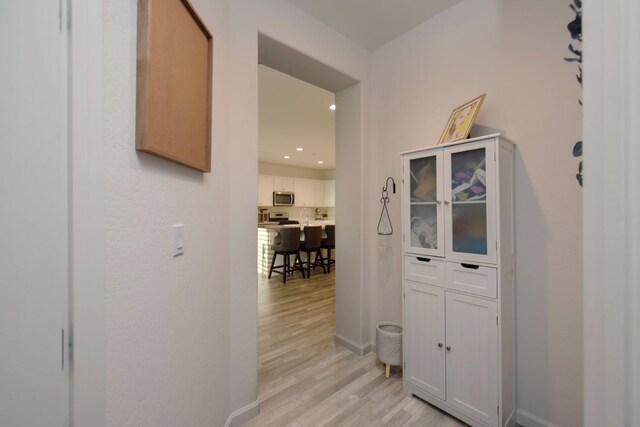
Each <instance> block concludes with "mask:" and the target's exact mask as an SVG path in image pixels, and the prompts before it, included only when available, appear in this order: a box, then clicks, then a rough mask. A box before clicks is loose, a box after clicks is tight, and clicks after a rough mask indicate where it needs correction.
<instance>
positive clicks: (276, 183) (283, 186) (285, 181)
mask: <svg viewBox="0 0 640 427" xmlns="http://www.w3.org/2000/svg"><path fill="white" fill-rule="evenodd" d="M273 191H294V185H293V178H291V177H287V176H274V177H273Z"/></svg>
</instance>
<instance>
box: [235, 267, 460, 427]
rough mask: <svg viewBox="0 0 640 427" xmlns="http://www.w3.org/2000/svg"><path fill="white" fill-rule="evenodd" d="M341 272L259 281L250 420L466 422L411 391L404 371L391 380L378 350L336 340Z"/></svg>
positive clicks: (295, 424) (295, 425)
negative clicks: (256, 406)
mask: <svg viewBox="0 0 640 427" xmlns="http://www.w3.org/2000/svg"><path fill="white" fill-rule="evenodd" d="M316 271H317V270H316ZM314 273H315V274H314ZM334 274H335V273H334V272H333V271H332V273H331V274H328V275H323V274H322V273H321V272H320V273H316V272H312V276H311V279H307V280H303V279H302V277H301V276H300V273H296V275H295V278H294V279H292V280H289V279H287V284H286V285H284V286H283V285H282V278H281V276H279V275H274V277H273V278H272V279H271V280H266V279H262V280H260V281H259V284H258V288H259V290H258V316H259V332H258V384H259V385H258V400H259V401H260V415H259V416H258V417H256V418H254V419H252V420H251V421H249V422H248V423H246V424H244V425H245V426H247V427H257V426H260V427H263V426H265V427H266V426H273V427H284V426H290V427H306V426H309V427H311V426H313V427H316V426H367V427H368V426H443V427H444V426H446V427H453V426H461V425H464V424H462V423H461V422H459V421H457V420H455V419H454V418H451V417H449V416H448V415H447V414H445V413H443V412H441V411H439V410H438V409H436V408H434V407H432V406H430V405H428V404H426V403H424V402H423V401H421V400H419V399H417V398H414V397H409V396H406V395H404V394H403V393H402V377H401V373H400V372H397V371H392V372H393V373H392V376H391V378H389V379H388V380H386V379H385V377H384V369H383V366H382V364H380V363H379V362H378V361H377V360H376V356H375V354H374V353H369V354H367V355H365V356H358V355H356V354H354V353H352V352H351V351H349V350H347V349H345V348H343V347H341V346H339V345H336V344H335V343H334V340H333V332H334V328H335V313H334V307H335V275H334Z"/></svg>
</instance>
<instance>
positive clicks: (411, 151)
mask: <svg viewBox="0 0 640 427" xmlns="http://www.w3.org/2000/svg"><path fill="white" fill-rule="evenodd" d="M491 138H500V139H502V140H505V141H508V142H510V143H512V144H514V145H515V143H514V142H512V141H510V140H509V139H507V138H505V136H504V135H502V134H501V133H491V134H489V135H481V136H476V137H473V138H469V139H461V140H460V141H454V142H447V143H446V144H440V145H430V146H428V147H423V148H416V149H413V150H407V151H401V152H400V153H399V154H400V155H401V156H402V155H404V154H411V153H415V152H417V151H423V150H430V149H432V148H446V147H452V146H454V145H460V144H467V143H469V142H474V141H482V140H484V139H491Z"/></svg>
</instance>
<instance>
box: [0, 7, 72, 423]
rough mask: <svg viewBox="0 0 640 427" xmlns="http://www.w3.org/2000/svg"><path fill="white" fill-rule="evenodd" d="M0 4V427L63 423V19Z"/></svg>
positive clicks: (46, 10) (51, 10)
mask: <svg viewBox="0 0 640 427" xmlns="http://www.w3.org/2000/svg"><path fill="white" fill-rule="evenodd" d="M65 3H66V2H59V1H57V0H33V1H3V2H2V3H1V5H0V100H2V101H1V102H0V162H1V165H0V227H1V229H2V246H1V249H0V255H1V256H0V348H1V350H0V424H1V425H3V426H7V427H14V426H15V427H18V426H29V427H38V426H47V427H49V426H52V427H57V426H64V425H66V424H67V389H66V388H67V380H66V378H67V375H66V370H67V366H66V360H65V359H66V354H65V353H66V352H65V353H63V349H64V348H65V346H66V339H67V337H66V333H65V334H64V335H63V331H66V330H67V324H68V315H67V312H68V311H67V301H68V285H67V283H68V267H67V266H68V245H67V235H68V211H67V203H68V198H67V185H68V181H67V180H68V164H67V156H68V147H67V134H66V132H67V130H66V128H67V87H66V78H67V73H66V37H67V32H66V29H65V27H66V24H65V23H61V22H60V20H61V19H63V18H62V17H64V16H65V15H66V12H65V11H64V10H59V7H63V4H65Z"/></svg>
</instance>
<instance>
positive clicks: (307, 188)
mask: <svg viewBox="0 0 640 427" xmlns="http://www.w3.org/2000/svg"><path fill="white" fill-rule="evenodd" d="M294 188H295V193H296V196H295V197H296V200H295V205H296V206H302V207H309V206H313V181H311V180H309V179H302V178H294Z"/></svg>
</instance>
